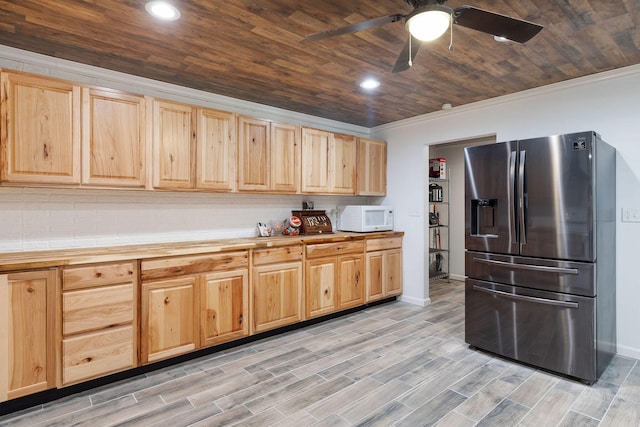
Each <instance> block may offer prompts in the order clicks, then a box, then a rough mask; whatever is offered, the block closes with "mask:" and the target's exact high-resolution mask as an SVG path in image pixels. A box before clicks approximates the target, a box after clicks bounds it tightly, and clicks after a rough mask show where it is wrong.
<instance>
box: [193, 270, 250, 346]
mask: <svg viewBox="0 0 640 427" xmlns="http://www.w3.org/2000/svg"><path fill="white" fill-rule="evenodd" d="M248 276H249V273H248V271H247V270H246V269H244V270H237V271H228V272H221V273H210V274H207V275H206V276H205V277H204V280H203V283H202V286H201V288H200V343H201V345H202V346H208V345H213V344H218V343H221V342H224V341H230V340H232V339H236V338H240V337H243V336H245V335H248V334H249V319H248V318H247V315H248V313H249V277H248Z"/></svg>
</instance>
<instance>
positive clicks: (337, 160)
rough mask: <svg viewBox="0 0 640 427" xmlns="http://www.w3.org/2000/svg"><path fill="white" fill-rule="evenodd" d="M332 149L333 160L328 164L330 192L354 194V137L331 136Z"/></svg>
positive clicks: (339, 134) (355, 149)
mask: <svg viewBox="0 0 640 427" xmlns="http://www.w3.org/2000/svg"><path fill="white" fill-rule="evenodd" d="M333 147H334V148H333V156H332V157H333V158H332V161H331V163H329V169H330V171H331V177H332V179H333V183H332V184H333V185H332V187H331V192H332V193H336V194H355V192H356V156H357V151H358V146H357V144H356V137H355V136H352V135H344V134H341V133H336V134H334V135H333Z"/></svg>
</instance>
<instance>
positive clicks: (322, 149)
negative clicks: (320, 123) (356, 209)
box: [302, 128, 333, 193]
mask: <svg viewBox="0 0 640 427" xmlns="http://www.w3.org/2000/svg"><path fill="white" fill-rule="evenodd" d="M332 140H333V135H332V134H331V132H325V131H322V130H317V129H310V128H302V192H303V193H326V192H329V191H330V189H331V182H330V172H331V171H330V170H329V163H330V162H331V153H330V151H329V150H330V149H331V148H330V147H331V144H332Z"/></svg>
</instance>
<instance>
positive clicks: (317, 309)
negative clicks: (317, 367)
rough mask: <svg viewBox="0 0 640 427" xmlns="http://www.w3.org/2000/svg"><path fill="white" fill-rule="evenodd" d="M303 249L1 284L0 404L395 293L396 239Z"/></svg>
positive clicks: (122, 266) (326, 242) (88, 269)
mask: <svg viewBox="0 0 640 427" xmlns="http://www.w3.org/2000/svg"><path fill="white" fill-rule="evenodd" d="M305 240H306V238H305ZM305 240H299V239H292V240H291V241H287V243H286V244H288V245H287V246H279V245H281V244H283V243H282V241H279V242H278V244H277V245H276V247H263V248H253V249H242V250H232V251H229V252H213V253H205V254H196V255H179V256H166V257H158V258H146V259H139V260H138V259H136V260H130V261H114V262H104V263H95V264H85V265H66V266H59V267H57V268H53V269H40V270H32V271H26V272H19V273H3V274H0V402H3V401H6V400H10V399H14V398H17V397H21V396H25V395H29V394H33V393H36V392H39V391H43V390H47V389H50V388H55V387H64V386H68V385H72V384H77V383H80V382H83V381H87V380H90V379H94V378H99V377H103V376H106V375H109V374H113V373H116V372H121V371H125V370H127V369H131V368H134V367H136V366H138V365H141V364H149V363H153V362H156V361H160V360H164V359H168V358H171V357H175V356H178V355H182V354H185V353H189V352H193V351H195V350H198V349H200V348H203V347H207V346H213V345H217V344H220V343H224V342H228V341H233V340H237V339H239V338H242V337H245V336H248V335H250V334H256V333H260V332H264V331H268V330H272V329H276V328H280V327H283V326H287V325H292V324H295V323H299V322H301V321H303V320H307V319H312V318H317V317H320V316H324V315H327V314H331V313H334V312H336V311H340V310H345V309H349V308H352V307H357V306H362V305H364V304H365V303H366V302H370V301H375V300H379V299H383V298H386V297H390V296H394V295H399V294H400V293H401V292H402V237H401V234H399V233H397V234H393V235H391V236H389V237H379V235H376V236H375V237H374V236H371V235H368V236H366V237H356V238H353V239H350V238H347V239H346V240H344V241H335V240H336V239H335V238H333V237H327V238H326V239H325V238H324V237H322V236H320V237H319V238H318V239H316V238H315V237H312V238H309V239H308V240H307V241H305ZM274 242H275V241H274ZM289 242H291V243H289Z"/></svg>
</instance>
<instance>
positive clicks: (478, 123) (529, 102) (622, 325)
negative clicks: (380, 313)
mask: <svg viewBox="0 0 640 427" xmlns="http://www.w3.org/2000/svg"><path fill="white" fill-rule="evenodd" d="M583 130H594V131H596V132H598V133H600V135H602V138H603V139H604V140H605V141H607V142H608V143H609V144H611V145H613V146H614V147H615V148H616V149H617V173H616V179H617V190H616V194H617V211H618V212H621V209H622V208H623V207H624V208H633V209H640V66H638V65H636V66H632V67H627V68H624V69H620V70H616V71H611V72H606V73H601V74H598V75H594V76H590V77H585V78H581V79H575V80H572V81H568V82H564V83H560V84H555V85H551V86H547V87H543V88H538V89H533V90H530V91H525V92H521V93H519V94H515V95H511V96H505V97H500V98H495V99H492V100H489V101H486V102H479V103H475V104H471V105H467V106H462V107H457V108H453V109H451V110H448V111H439V112H436V113H432V114H428V115H425V116H421V117H417V118H413V119H409V120H405V121H401V122H396V123H392V124H390V125H385V126H380V127H378V128H374V129H373V130H372V137H373V138H379V139H386V140H387V141H388V143H389V146H388V150H389V153H388V168H389V173H388V185H387V188H388V191H387V194H388V195H387V198H386V199H385V200H384V202H385V203H388V204H390V205H393V206H394V207H395V218H396V221H397V225H398V227H397V228H398V229H400V230H404V231H405V233H406V235H405V239H404V250H403V255H404V272H403V273H404V275H405V281H404V286H405V291H404V294H403V298H404V299H405V300H407V301H411V302H418V303H419V302H422V303H428V301H429V300H428V282H426V281H420V279H421V278H422V277H424V270H425V268H426V267H425V265H424V256H423V254H424V250H425V248H424V241H423V236H424V229H423V224H425V223H426V219H425V211H424V209H423V206H424V205H425V194H426V192H425V180H424V179H423V177H424V174H425V170H426V164H425V162H424V151H425V148H424V146H425V144H427V145H431V144H437V143H442V142H450V141H457V140H461V139H466V138H473V137H478V136H485V135H492V134H495V135H496V138H497V140H498V141H504V140H510V139H519V138H529V137H537V136H545V135H554V134H563V133H569V132H576V131H583ZM620 218H621V215H619V219H618V223H617V230H616V238H617V241H616V248H617V249H616V251H617V322H618V323H617V326H618V352H619V353H620V354H623V355H628V356H632V357H636V358H640V333H638V327H637V325H638V324H640V311H639V310H638V309H637V306H638V302H640V286H639V284H638V279H637V276H638V274H637V271H636V264H637V254H638V252H637V249H636V248H637V245H638V242H640V223H629V222H621V221H620Z"/></svg>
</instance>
